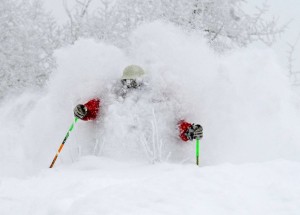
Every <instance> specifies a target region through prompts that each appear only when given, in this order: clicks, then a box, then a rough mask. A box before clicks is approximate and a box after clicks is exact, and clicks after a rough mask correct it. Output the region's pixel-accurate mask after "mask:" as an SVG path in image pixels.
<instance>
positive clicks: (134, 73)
mask: <svg viewBox="0 0 300 215" xmlns="http://www.w3.org/2000/svg"><path fill="white" fill-rule="evenodd" d="M144 74H145V72H144V70H143V69H142V68H141V67H140V66H137V65H130V66H127V67H126V68H125V69H124V70H123V75H122V78H121V79H137V78H140V77H142V76H143V75H144Z"/></svg>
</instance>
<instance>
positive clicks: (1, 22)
mask: <svg viewBox="0 0 300 215" xmlns="http://www.w3.org/2000/svg"><path fill="white" fill-rule="evenodd" d="M56 33H57V28H56V26H55V23H54V21H53V20H52V18H51V17H50V16H49V15H47V14H45V13H44V11H43V9H42V5H41V4H40V2H39V1H17V0H10V1H0V62H1V65H0V80H1V82H0V97H2V96H3V95H4V94H5V93H6V92H7V91H20V90H22V89H24V88H26V87H29V86H30V87H36V86H42V85H43V84H44V83H45V81H46V80H47V76H48V74H49V73H50V72H51V71H52V69H53V68H54V67H55V61H54V59H53V56H52V53H53V50H54V48H55V47H57V46H58V45H59V44H58V40H57V39H56Z"/></svg>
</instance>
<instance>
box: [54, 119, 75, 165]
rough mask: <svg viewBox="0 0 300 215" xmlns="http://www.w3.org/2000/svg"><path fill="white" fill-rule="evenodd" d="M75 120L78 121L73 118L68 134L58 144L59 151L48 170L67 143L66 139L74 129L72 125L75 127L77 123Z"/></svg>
mask: <svg viewBox="0 0 300 215" xmlns="http://www.w3.org/2000/svg"><path fill="white" fill-rule="evenodd" d="M77 120H78V118H77V117H75V120H74V122H73V123H72V124H71V126H70V128H69V130H68V132H67V134H66V136H65V138H64V140H63V141H62V143H61V144H60V147H59V149H58V151H57V153H56V155H55V156H54V158H53V161H52V163H51V165H50V167H49V168H52V167H53V166H54V164H55V161H56V159H57V157H58V155H59V153H60V152H61V151H62V149H63V147H64V145H65V142H66V141H67V139H68V137H69V136H70V133H71V131H72V130H73V129H74V125H75V123H76V122H77Z"/></svg>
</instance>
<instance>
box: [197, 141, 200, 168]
mask: <svg viewBox="0 0 300 215" xmlns="http://www.w3.org/2000/svg"><path fill="white" fill-rule="evenodd" d="M199 152H200V140H199V138H197V139H196V164H197V166H199Z"/></svg>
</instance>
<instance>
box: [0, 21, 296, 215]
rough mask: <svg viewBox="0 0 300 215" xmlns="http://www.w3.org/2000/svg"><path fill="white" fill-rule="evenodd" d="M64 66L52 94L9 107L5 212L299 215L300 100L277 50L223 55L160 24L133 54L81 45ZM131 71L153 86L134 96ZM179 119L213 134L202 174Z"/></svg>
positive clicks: (32, 95)
mask: <svg viewBox="0 0 300 215" xmlns="http://www.w3.org/2000/svg"><path fill="white" fill-rule="evenodd" d="M56 57H57V62H58V68H57V71H56V72H55V73H54V74H53V75H52V76H51V77H50V80H49V82H48V86H47V87H46V88H45V90H44V91H41V92H24V93H23V94H22V95H20V96H11V97H7V98H6V99H5V100H4V101H2V103H1V104H0V112H1V114H2V117H1V118H0V126H1V129H0V140H1V144H0V171H1V172H0V177H1V178H0V214H20V213H22V214H99V213H100V214H102V213H104V214H183V213H184V214H195V213H197V212H198V211H199V213H200V212H204V213H206V214H272V215H273V214H299V212H300V206H299V205H300V204H299V197H300V188H299V187H300V183H299V181H300V180H299V176H300V175H299V168H300V165H299V153H300V146H299V140H300V133H299V127H300V125H299V116H300V115H299V103H297V101H298V100H299V98H297V97H296V95H294V93H293V91H292V90H291V88H290V83H289V81H288V78H287V77H285V75H284V73H283V69H282V68H281V67H280V66H279V65H278V63H277V59H276V56H275V55H274V53H273V52H272V51H271V50H268V49H256V48H253V47H252V48H251V47H250V48H248V49H244V50H237V51H235V52H232V53H228V54H227V55H226V56H218V55H216V54H215V53H213V52H212V51H211V50H210V49H209V47H208V46H207V45H206V43H205V41H204V40H202V39H201V38H199V35H196V34H195V35H194V34H187V33H185V32H182V31H181V30H180V29H178V28H176V27H174V26H171V25H168V24H165V23H160V22H155V23H151V24H147V25H144V26H141V27H140V28H138V29H137V30H136V31H135V32H134V33H133V34H132V35H131V45H130V46H129V47H127V48H126V49H124V50H121V49H119V48H117V47H114V46H111V45H109V44H104V43H99V42H95V41H92V40H80V41H78V42H77V43H75V45H73V46H69V47H65V48H63V49H61V50H58V51H57V52H56ZM128 64H138V65H141V66H142V67H144V69H145V70H146V72H147V77H146V78H145V82H146V87H145V88H144V89H143V90H140V91H137V92H129V93H128V95H127V97H126V98H125V99H123V98H120V97H118V96H116V93H115V91H116V89H117V86H118V80H119V78H120V76H121V74H122V70H123V68H124V67H125V66H127V65H128ZM95 96H97V97H100V98H101V100H102V106H101V116H100V117H99V119H98V120H97V122H78V123H77V124H76V126H75V129H74V131H73V132H72V134H71V136H70V138H69V139H68V141H67V143H66V146H65V148H64V149H63V151H62V153H61V154H60V156H59V158H58V161H57V163H56V165H55V168H54V169H51V170H49V169H48V166H49V165H50V163H51V161H52V158H53V156H54V154H55V153H56V150H57V149H58V147H59V145H60V143H61V141H62V139H63V137H64V135H65V134H66V132H67V129H68V127H69V126H70V124H71V123H72V120H73V114H72V111H73V108H74V106H75V105H76V104H78V103H84V102H85V101H87V100H88V99H91V98H93V97H95ZM297 106H298V107H297ZM180 119H186V120H188V121H190V122H196V123H200V124H201V125H203V127H204V138H203V140H202V141H201V168H198V167H196V166H195V165H194V147H195V145H194V143H190V142H189V143H183V142H181V141H180V140H179V139H178V137H177V135H178V132H177V130H176V123H177V121H178V120H180ZM278 159H284V160H278ZM274 160H275V161H274ZM161 162H162V163H161ZM246 162H247V163H248V164H245V163H246ZM249 162H251V163H249ZM266 162H267V163H266ZM153 163H155V165H153ZM224 163H231V164H224ZM2 211H3V212H2Z"/></svg>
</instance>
